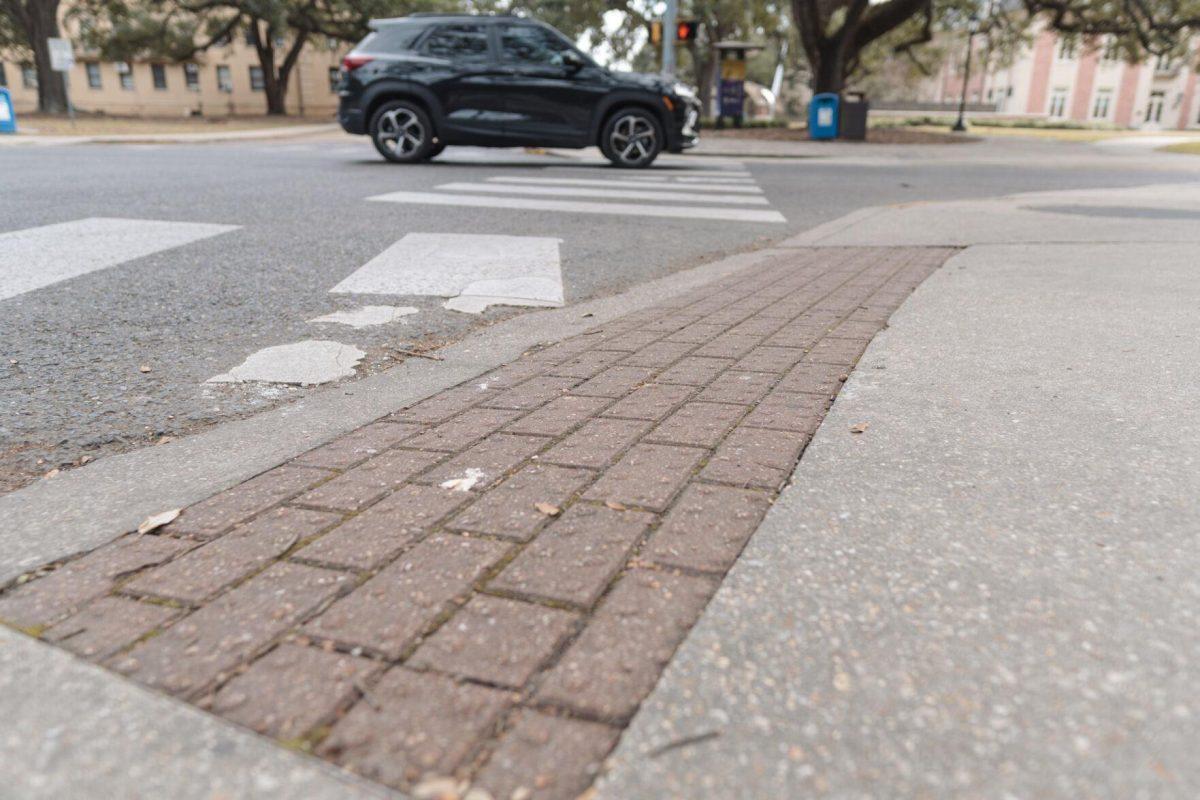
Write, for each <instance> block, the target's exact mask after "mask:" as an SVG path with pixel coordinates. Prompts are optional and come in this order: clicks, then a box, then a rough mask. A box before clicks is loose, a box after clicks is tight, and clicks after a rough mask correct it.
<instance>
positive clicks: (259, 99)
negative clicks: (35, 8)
mask: <svg viewBox="0 0 1200 800" xmlns="http://www.w3.org/2000/svg"><path fill="white" fill-rule="evenodd" d="M64 35H69V34H67V33H65V32H64ZM277 49H278V48H277ZM349 49H350V45H349V44H348V43H346V42H338V41H334V40H328V41H327V40H325V39H314V40H312V41H310V42H309V43H308V44H306V45H305V48H304V50H303V51H302V52H301V56H300V59H299V61H297V63H296V66H295V67H294V68H293V70H292V74H291V77H290V79H289V83H288V94H287V111H288V113H289V114H295V115H297V116H305V117H324V116H329V115H331V114H333V112H334V110H335V109H336V108H337V94H336V93H335V92H334V91H333V81H334V77H335V76H336V74H337V70H338V65H339V63H340V61H341V57H342V54H343V53H345V52H346V51H347V50H349ZM10 59H11V57H10V56H6V55H5V54H2V53H0V86H5V87H7V88H8V90H9V91H10V92H11V93H12V99H13V105H14V107H15V108H16V110H17V112H18V113H21V112H28V111H32V110H35V109H36V108H37V74H36V72H35V70H34V69H33V65H32V64H22V63H19V62H15V61H12V60H10ZM75 61H76V63H75V67H74V69H72V70H71V72H70V75H69V76H68V79H69V81H70V95H71V102H72V103H73V104H74V105H75V107H76V108H77V109H79V110H80V111H91V112H103V113H106V114H111V115H113V116H133V117H176V116H185V115H198V116H205V117H228V116H239V115H254V114H265V113H266V98H265V96H264V93H263V80H262V79H263V76H262V68H261V67H260V66H259V62H258V55H257V53H256V52H255V50H254V47H253V45H251V44H249V43H248V42H247V41H246V40H245V39H244V38H242V37H240V36H239V37H234V38H231V39H230V40H229V42H227V43H226V44H225V45H224V46H219V47H213V48H211V49H210V50H208V51H207V52H204V53H199V54H197V55H196V57H195V58H194V59H193V60H191V61H188V62H186V63H171V62H167V61H161V60H151V61H134V62H123V61H121V62H112V61H101V60H100V59H99V58H98V57H97V56H96V55H95V54H94V53H88V52H87V51H86V50H83V49H82V48H80V47H79V46H78V45H76V50H75Z"/></svg>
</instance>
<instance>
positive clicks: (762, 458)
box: [700, 426, 809, 491]
mask: <svg viewBox="0 0 1200 800" xmlns="http://www.w3.org/2000/svg"><path fill="white" fill-rule="evenodd" d="M808 439H809V437H808V435H807V434H801V433H792V432H786V431H775V430H767V429H764V428H746V427H741V426H739V427H737V428H735V429H734V430H733V431H731V432H730V434H729V435H728V436H727V437H725V441H723V442H722V443H721V446H720V447H718V448H717V452H716V453H714V454H713V455H712V457H711V458H709V460H708V463H707V464H705V465H704V469H703V470H701V471H700V477H701V478H703V479H704V480H708V481H717V482H718V483H731V484H734V485H737V486H746V487H752V488H758V489H770V490H773V491H774V490H778V489H779V488H780V487H782V486H783V484H784V482H785V481H787V479H788V476H789V475H791V474H792V468H793V467H794V466H795V464H796V459H798V458H799V457H800V451H801V450H802V449H803V448H804V445H806V444H807V443H808Z"/></svg>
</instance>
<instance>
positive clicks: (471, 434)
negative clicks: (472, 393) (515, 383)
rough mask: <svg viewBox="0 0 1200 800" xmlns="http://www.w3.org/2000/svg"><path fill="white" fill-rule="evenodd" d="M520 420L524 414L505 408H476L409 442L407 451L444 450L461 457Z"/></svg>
mask: <svg viewBox="0 0 1200 800" xmlns="http://www.w3.org/2000/svg"><path fill="white" fill-rule="evenodd" d="M519 416H520V412H518V411H514V410H511V409H502V408H472V409H468V410H467V411H464V412H463V413H462V414H460V415H458V416H457V417H454V418H453V419H451V420H448V421H446V422H443V423H442V424H440V425H436V426H434V427H432V428H430V429H429V430H427V431H425V432H424V433H422V434H419V435H417V436H414V437H412V438H411V439H409V440H408V441H407V442H405V446H406V447H415V448H418V449H420V450H443V451H445V452H447V453H457V452H458V451H460V450H464V449H466V448H468V447H470V446H471V445H473V444H475V443H476V442H478V441H479V440H480V439H482V438H483V437H485V436H487V435H488V434H489V433H491V432H492V431H495V430H499V429H500V428H503V427H504V426H505V425H507V424H508V423H510V422H512V421H513V420H514V419H516V418H517V417H519Z"/></svg>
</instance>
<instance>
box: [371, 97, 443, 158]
mask: <svg viewBox="0 0 1200 800" xmlns="http://www.w3.org/2000/svg"><path fill="white" fill-rule="evenodd" d="M370 132H371V141H372V142H374V143H375V149H376V150H378V151H379V154H380V155H382V156H383V157H384V158H386V159H387V160H388V161H394V162H396V163H397V164H413V163H416V162H417V161H424V160H425V159H426V158H429V156H430V155H431V154H432V152H433V149H434V142H433V138H434V134H433V125H432V124H431V123H430V121H429V115H428V114H426V113H425V110H424V109H422V108H421V107H420V106H418V105H417V104H416V103H412V102H409V101H408V100H392V101H390V102H387V103H384V104H383V105H382V106H380V107H379V109H378V110H377V111H376V112H375V116H373V117H371V127H370Z"/></svg>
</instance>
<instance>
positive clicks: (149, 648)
mask: <svg viewBox="0 0 1200 800" xmlns="http://www.w3.org/2000/svg"><path fill="white" fill-rule="evenodd" d="M349 582H350V580H349V578H348V577H347V576H346V575H344V574H342V573H339V572H333V571H330V570H324V569H317V568H316V567H307V566H303V565H301V564H286V563H277V564H275V565H274V566H271V567H269V568H267V569H266V570H265V571H264V572H262V573H260V574H258V575H256V576H255V577H253V578H251V579H250V580H249V581H247V582H246V583H243V584H242V585H241V586H238V587H237V588H235V589H233V590H232V591H230V592H229V593H227V594H224V595H222V596H221V597H219V598H217V599H216V600H214V601H213V602H212V603H210V604H208V605H206V606H205V607H204V608H202V609H200V610H199V611H196V612H194V613H192V614H191V615H189V616H187V617H184V618H183V619H181V620H180V621H179V622H177V623H175V624H174V625H172V626H171V627H170V628H168V629H167V630H166V631H164V632H163V633H162V634H160V635H159V636H156V637H154V638H152V639H148V640H146V641H145V642H142V643H141V644H139V645H138V646H136V647H134V648H133V649H132V650H130V651H129V653H128V654H127V655H124V656H118V657H117V658H116V659H115V660H114V661H113V662H111V664H112V666H113V667H114V668H115V669H116V670H118V671H119V672H123V673H125V674H126V675H130V676H132V677H135V678H137V679H138V680H139V681H141V682H142V683H146V684H149V685H151V686H155V687H158V688H160V689H165V690H166V691H169V692H174V693H177V694H185V695H186V694H192V693H194V692H195V691H196V690H198V689H201V688H203V687H205V686H206V685H208V684H210V683H212V682H213V681H215V680H217V679H218V677H220V675H221V674H222V673H224V672H226V671H228V670H231V669H232V668H234V667H235V666H237V665H238V664H239V663H240V662H241V661H242V660H243V659H246V658H248V657H250V656H252V655H253V654H254V653H255V652H256V651H258V650H260V649H262V648H264V647H266V646H267V645H268V644H270V643H271V642H272V641H273V640H274V639H275V638H276V637H278V636H279V635H280V634H282V633H283V632H284V631H286V630H288V629H289V628H291V627H292V626H293V625H295V624H296V623H297V622H299V621H300V620H301V619H303V618H304V617H305V616H306V615H307V614H308V613H309V612H311V611H313V610H314V609H316V608H317V607H318V606H320V605H321V604H322V603H323V602H325V601H326V600H329V599H331V598H332V597H334V595H336V594H337V593H338V592H339V591H341V590H342V589H344V588H345V587H346V586H348V585H349Z"/></svg>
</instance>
